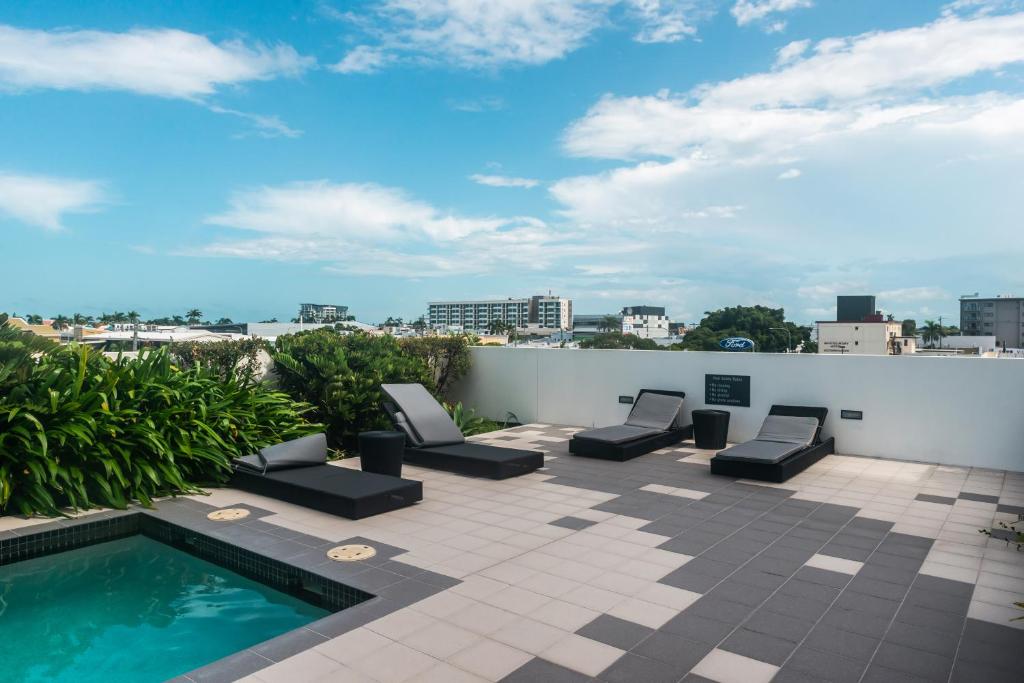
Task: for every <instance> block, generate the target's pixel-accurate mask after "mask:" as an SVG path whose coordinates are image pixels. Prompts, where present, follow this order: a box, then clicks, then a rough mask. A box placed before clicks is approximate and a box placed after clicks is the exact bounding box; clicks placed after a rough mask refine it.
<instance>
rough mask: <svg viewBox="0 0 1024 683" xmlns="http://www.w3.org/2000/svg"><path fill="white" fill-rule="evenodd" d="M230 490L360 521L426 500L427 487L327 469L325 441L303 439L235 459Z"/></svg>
mask: <svg viewBox="0 0 1024 683" xmlns="http://www.w3.org/2000/svg"><path fill="white" fill-rule="evenodd" d="M234 467H235V471H234V473H233V474H232V476H231V479H230V480H229V481H228V486H231V487H233V488H236V489H241V490H243V491H248V492H249V493H255V494H258V495H261V496H266V497H268V498H276V499H277V500H283V501H285V502H287V503H294V504H295V505H301V506H303V507H307V508H311V509H313V510H320V511H321V512H327V513H330V514H332V515H339V516H341V517H348V518H349V519H362V518H363V517H370V516H371V515H378V514H380V513H382V512H390V511H391V510H397V509H398V508H403V507H406V506H408V505H412V504H413V503H415V502H417V501H420V500H423V484H422V483H421V482H418V481H412V480H410V479H400V478H399V477H390V476H388V475H386V474H374V473H372V472H361V471H359V470H353V469H349V468H347V467H338V466H336V465H328V464H327V437H326V436H325V435H323V434H313V435H311V436H304V437H302V438H301V439H294V440H293V441H286V442H284V443H280V444H277V445H276V446H268V447H267V448H264V449H262V450H261V451H260V452H259V453H257V454H256V455H247V456H245V457H243V458H236V459H235V461H234Z"/></svg>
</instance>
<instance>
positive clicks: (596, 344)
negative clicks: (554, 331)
mask: <svg viewBox="0 0 1024 683" xmlns="http://www.w3.org/2000/svg"><path fill="white" fill-rule="evenodd" d="M580 348H581V349H633V350H639V351H658V350H662V349H664V348H665V347H664V346H658V343H657V342H656V341H654V340H653V339H645V338H643V337H639V336H637V335H635V334H622V333H621V332H603V333H601V334H596V335H594V336H593V337H591V338H590V339H584V340H583V341H581V342H580Z"/></svg>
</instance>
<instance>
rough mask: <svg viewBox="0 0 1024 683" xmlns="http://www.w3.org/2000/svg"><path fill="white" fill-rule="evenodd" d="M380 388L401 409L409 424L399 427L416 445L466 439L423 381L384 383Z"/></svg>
mask: <svg viewBox="0 0 1024 683" xmlns="http://www.w3.org/2000/svg"><path fill="white" fill-rule="evenodd" d="M380 388H381V391H383V392H384V393H385V394H386V395H387V396H388V398H390V399H391V400H392V401H394V402H395V404H396V405H397V406H398V408H399V410H401V412H402V415H403V416H404V419H405V424H400V425H399V426H400V427H402V429H403V430H404V431H405V432H406V434H407V435H408V436H409V438H410V440H411V441H412V442H413V444H414V445H416V446H446V445H450V444H455V443H463V442H465V440H466V439H465V437H464V436H462V432H461V431H460V430H459V428H458V427H457V426H456V425H455V423H454V422H452V418H451V416H449V415H448V412H447V411H446V410H445V409H444V408H443V407H441V404H440V403H438V402H437V401H436V400H435V399H434V397H433V396H431V395H430V392H429V391H427V390H426V388H425V387H424V386H423V385H422V384H382V385H380ZM405 425H408V427H406V426H405Z"/></svg>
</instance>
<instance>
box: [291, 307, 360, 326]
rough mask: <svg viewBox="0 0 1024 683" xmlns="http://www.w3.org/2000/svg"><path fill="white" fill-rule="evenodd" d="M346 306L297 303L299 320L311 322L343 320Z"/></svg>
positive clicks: (346, 315)
mask: <svg viewBox="0 0 1024 683" xmlns="http://www.w3.org/2000/svg"><path fill="white" fill-rule="evenodd" d="M347 317H348V306H338V305H336V304H299V320H302V321H303V322H313V323H330V322H336V321H342V320H345V319H346V318H347Z"/></svg>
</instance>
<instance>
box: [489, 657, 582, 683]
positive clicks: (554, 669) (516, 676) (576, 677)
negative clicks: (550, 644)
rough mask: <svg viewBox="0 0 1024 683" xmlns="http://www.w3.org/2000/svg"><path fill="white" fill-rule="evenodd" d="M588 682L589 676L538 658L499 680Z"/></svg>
mask: <svg viewBox="0 0 1024 683" xmlns="http://www.w3.org/2000/svg"><path fill="white" fill-rule="evenodd" d="M589 680H590V677H589V676H585V675H583V674H581V673H579V672H577V671H573V670H572V669H566V668H565V667H564V666H559V665H558V664H554V663H552V662H549V661H547V660H545V659H541V658H539V657H534V658H533V659H531V660H530V661H528V662H527V663H526V664H523V665H522V666H521V667H519V668H518V669H516V670H515V671H513V672H512V673H510V674H509V675H508V676H505V678H503V679H501V681H502V683H587V681H589Z"/></svg>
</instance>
